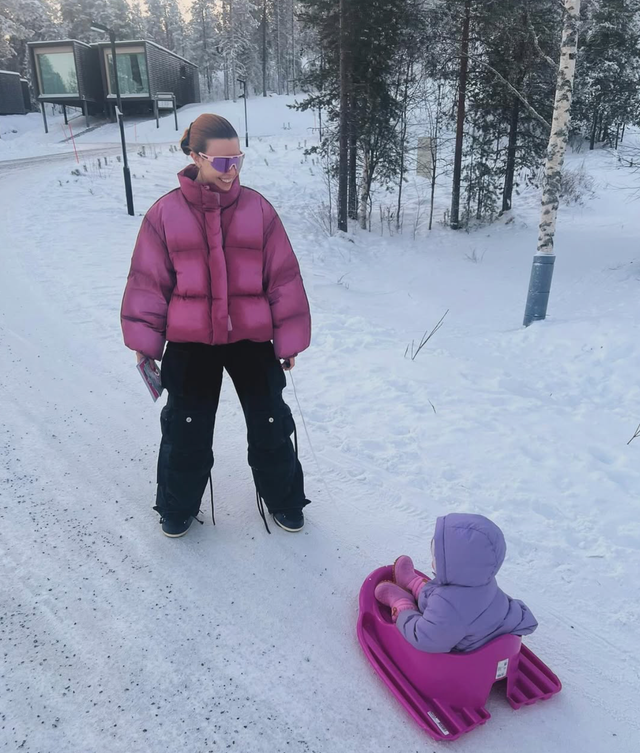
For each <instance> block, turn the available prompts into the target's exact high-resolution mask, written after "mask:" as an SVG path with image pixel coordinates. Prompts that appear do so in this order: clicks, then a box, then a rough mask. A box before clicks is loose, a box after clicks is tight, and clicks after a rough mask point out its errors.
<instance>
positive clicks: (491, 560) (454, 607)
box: [375, 513, 538, 653]
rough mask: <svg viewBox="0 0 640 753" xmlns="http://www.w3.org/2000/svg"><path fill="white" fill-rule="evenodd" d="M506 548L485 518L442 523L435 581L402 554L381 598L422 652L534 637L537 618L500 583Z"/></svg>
mask: <svg viewBox="0 0 640 753" xmlns="http://www.w3.org/2000/svg"><path fill="white" fill-rule="evenodd" d="M506 549H507V547H506V543H505V540H504V535H503V533H502V531H501V530H500V528H498V526H497V525H496V524H495V523H493V522H492V521H490V520H489V519H488V518H485V517H484V516H482V515H466V514H461V513H453V514H450V515H446V516H444V517H441V518H438V520H437V522H436V530H435V535H434V537H433V540H432V542H431V553H432V557H433V561H432V568H433V571H434V574H435V577H434V578H433V580H425V578H424V577H422V576H420V575H418V574H417V573H416V572H415V570H414V567H413V562H412V561H411V558H410V557H407V556H406V555H403V556H402V557H399V558H398V559H397V560H396V562H395V564H394V567H393V580H394V582H391V581H384V582H382V583H379V584H378V586H377V588H376V590H375V595H376V599H378V601H380V602H381V603H382V604H386V605H387V606H388V607H390V609H391V616H392V619H393V621H394V622H395V623H396V625H397V627H398V629H399V630H400V632H401V633H402V635H403V636H404V637H405V638H406V639H407V640H408V641H409V643H411V644H412V645H413V646H415V648H417V649H419V650H420V651H427V652H429V653H447V652H449V651H454V650H455V651H473V650H474V649H476V648H479V647H480V646H482V645H484V644H485V643H488V642H489V641H491V640H493V639H494V638H497V637H498V636H500V635H506V634H508V633H511V634H513V635H529V634H530V633H533V631H534V630H535V629H536V628H537V627H538V623H537V622H536V619H535V617H534V616H533V614H531V612H530V610H529V609H528V608H527V606H526V605H525V604H523V603H522V602H521V601H518V600H517V599H512V598H510V597H509V596H507V594H505V593H504V592H503V591H501V590H500V589H499V588H498V584H497V583H496V575H497V573H498V570H500V567H501V565H502V563H503V562H504V557H505V553H506Z"/></svg>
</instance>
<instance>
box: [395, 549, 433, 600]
mask: <svg viewBox="0 0 640 753" xmlns="http://www.w3.org/2000/svg"><path fill="white" fill-rule="evenodd" d="M393 580H394V581H395V582H396V583H397V584H398V585H399V586H400V587H401V588H404V590H405V591H409V592H410V593H412V594H413V598H414V599H415V600H416V601H418V596H419V594H420V591H422V589H423V588H424V585H425V583H428V582H429V581H428V580H427V579H426V578H423V577H422V576H421V575H417V574H416V571H415V568H414V567H413V561H412V560H411V557H407V555H406V554H403V555H402V556H401V557H398V559H397V560H396V561H395V562H394V564H393Z"/></svg>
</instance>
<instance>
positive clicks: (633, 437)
mask: <svg viewBox="0 0 640 753" xmlns="http://www.w3.org/2000/svg"><path fill="white" fill-rule="evenodd" d="M638 437H640V424H638V428H637V429H636V433H635V434H634V435H633V436H632V437H631V439H630V440H629V441H628V442H627V447H628V446H629V445H630V444H631V442H633V440H634V439H637V438H638Z"/></svg>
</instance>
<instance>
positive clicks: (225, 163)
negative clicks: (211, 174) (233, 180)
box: [200, 152, 244, 173]
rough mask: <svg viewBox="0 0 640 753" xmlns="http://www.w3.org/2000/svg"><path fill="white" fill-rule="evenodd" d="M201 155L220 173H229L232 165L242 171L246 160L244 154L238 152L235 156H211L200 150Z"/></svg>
mask: <svg viewBox="0 0 640 753" xmlns="http://www.w3.org/2000/svg"><path fill="white" fill-rule="evenodd" d="M200 156H201V157H202V159H206V160H207V162H208V163H209V164H210V165H211V167H212V168H213V169H214V170H216V171H217V172H219V173H228V172H229V170H231V168H232V167H235V169H236V171H237V172H240V170H241V169H242V163H243V162H244V154H236V155H235V156H234V157H210V156H209V155H208V154H203V153H202V152H200Z"/></svg>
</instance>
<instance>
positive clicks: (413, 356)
mask: <svg viewBox="0 0 640 753" xmlns="http://www.w3.org/2000/svg"><path fill="white" fill-rule="evenodd" d="M448 313H449V309H447V310H446V311H445V312H444V314H443V316H442V319H440V321H439V322H438V323H437V324H436V326H435V327H434V328H433V329H432V330H431V332H430V333H429V334H428V335H427V331H426V330H425V333H424V335H422V339H421V340H420V345H418V347H417V349H416V351H415V352H414V350H413V342H412V343H411V360H412V361H415V360H416V356H417V355H418V353H419V352H420V351H421V350H422V349H423V348H424V346H425V345H426V344H427V343H428V342H429V340H431V338H432V337H433V336H434V335H435V333H436V332H437V331H438V330H439V329H440V327H442V322H444V319H445V317H446V315H447V314H448Z"/></svg>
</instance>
